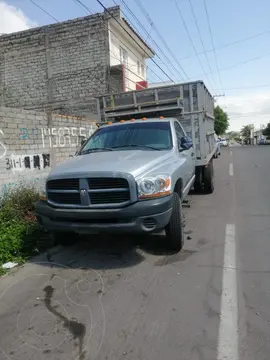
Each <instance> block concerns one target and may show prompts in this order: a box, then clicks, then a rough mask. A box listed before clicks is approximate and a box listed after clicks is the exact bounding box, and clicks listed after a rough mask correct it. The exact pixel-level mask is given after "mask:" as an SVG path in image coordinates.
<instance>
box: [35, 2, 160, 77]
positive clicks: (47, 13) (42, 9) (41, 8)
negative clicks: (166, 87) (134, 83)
mask: <svg viewBox="0 0 270 360" xmlns="http://www.w3.org/2000/svg"><path fill="white" fill-rule="evenodd" d="M29 1H30V2H31V3H32V4H33V5H35V6H37V7H38V8H39V9H40V10H41V11H43V12H44V13H45V14H46V15H48V16H49V17H51V18H52V19H53V20H55V21H56V22H57V23H60V21H59V20H58V19H56V18H55V17H54V16H53V15H51V14H50V13H49V12H48V11H46V10H45V9H44V8H43V7H41V6H40V5H38V4H37V3H36V2H35V1H34V0H29ZM73 1H74V2H75V3H77V0H73ZM83 6H84V4H83ZM85 8H86V9H87V11H89V13H90V14H92V13H91V9H89V8H87V7H86V6H85ZM71 32H72V33H74V34H75V35H76V36H77V33H75V32H74V31H73V30H71ZM117 70H118V71H119V72H120V71H121V70H120V69H117ZM149 70H151V71H152V72H153V70H152V69H150V68H149ZM153 73H154V72H153ZM154 74H155V73H154ZM156 76H157V75H156ZM157 77H158V76H157ZM158 78H159V77H158ZM159 79H160V80H161V81H162V79H161V78H159ZM129 80H130V79H129ZM100 82H101V84H105V81H102V80H100Z"/></svg>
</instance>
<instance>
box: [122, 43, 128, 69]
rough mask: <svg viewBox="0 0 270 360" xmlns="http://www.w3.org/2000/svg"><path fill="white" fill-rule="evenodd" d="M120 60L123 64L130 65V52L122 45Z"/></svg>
mask: <svg viewBox="0 0 270 360" xmlns="http://www.w3.org/2000/svg"><path fill="white" fill-rule="evenodd" d="M120 60H121V63H122V64H124V65H125V66H128V53H127V51H126V50H125V49H123V48H122V47H120Z"/></svg>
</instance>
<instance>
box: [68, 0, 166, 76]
mask: <svg viewBox="0 0 270 360" xmlns="http://www.w3.org/2000/svg"><path fill="white" fill-rule="evenodd" d="M74 1H76V2H78V3H80V4H81V5H82V6H83V7H84V8H85V9H86V10H88V11H89V12H90V14H91V10H90V9H89V8H88V6H86V5H85V4H84V3H83V2H82V1H81V0H74ZM114 19H115V18H114ZM115 20H116V19H115ZM117 22H118V21H117ZM118 23H119V22H118ZM120 25H121V24H120ZM121 27H123V26H122V25H121ZM106 29H107V30H108V31H109V32H110V33H112V34H113V35H114V36H115V37H116V38H117V39H118V40H119V42H120V43H121V44H123V45H124V46H125V47H126V48H127V49H128V50H129V51H130V52H131V53H132V54H133V55H134V56H135V57H136V58H137V59H138V60H139V61H141V59H140V58H139V57H138V55H136V53H135V52H134V51H132V50H131V49H130V47H128V46H127V44H126V43H124V42H123V41H121V39H119V38H118V36H117V35H116V34H115V33H114V32H113V31H112V30H111V29H109V27H108V26H106ZM125 31H126V30H125ZM127 33H128V32H127ZM128 34H129V33H128ZM130 36H131V35H130ZM131 38H132V36H131ZM132 39H133V38H132ZM134 41H135V39H134ZM143 51H144V52H145V50H144V49H143ZM151 60H152V59H151ZM152 61H153V60H152ZM147 68H148V69H149V70H150V71H151V72H152V73H153V74H154V75H156V77H157V78H158V79H159V80H160V81H162V82H163V80H162V79H161V77H160V76H159V75H157V73H156V72H155V71H153V70H152V69H151V68H150V67H149V66H147ZM172 81H173V80H172Z"/></svg>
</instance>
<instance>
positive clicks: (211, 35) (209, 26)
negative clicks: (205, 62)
mask: <svg viewBox="0 0 270 360" xmlns="http://www.w3.org/2000/svg"><path fill="white" fill-rule="evenodd" d="M203 3H204V8H205V12H206V17H207V23H208V29H209V33H210V37H211V43H212V48H213V51H214V56H215V62H216V67H217V72H218V79H219V82H220V85H221V88H223V85H222V80H221V76H220V72H219V66H218V60H217V54H216V49H215V45H214V38H213V33H212V29H211V25H210V18H209V14H208V9H207V4H206V0H203ZM221 90H222V89H221Z"/></svg>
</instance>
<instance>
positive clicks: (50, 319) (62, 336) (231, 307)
mask: <svg viewBox="0 0 270 360" xmlns="http://www.w3.org/2000/svg"><path fill="white" fill-rule="evenodd" d="M215 177H216V184H215V188H216V190H215V192H214V194H212V195H200V196H199V195H191V199H192V204H191V208H190V209H185V214H186V227H185V234H186V243H185V248H184V250H183V251H182V252H181V253H179V254H169V253H168V252H166V248H165V247H164V246H163V241H164V237H163V235H159V236H152V237H151V238H148V239H147V238H142V237H141V238H128V237H122V238H117V239H116V238H95V239H92V241H91V242H90V241H89V242H87V241H85V242H83V243H80V244H77V245H76V246H75V247H72V248H68V249H64V250H63V249H62V248H55V249H53V250H51V251H50V252H49V253H47V254H45V255H44V256H40V257H39V258H36V259H34V260H33V261H32V263H29V264H27V265H25V266H24V267H22V268H20V269H19V270H16V271H15V272H13V273H12V274H11V275H9V276H6V277H5V278H3V279H2V280H1V281H0V349H1V351H0V359H1V360H2V359H5V360H6V359H20V360H29V359H37V360H39V359H54V360H58V359H59V360H60V359H61V360H62V359H65V360H69V359H97V360H105V359H108V360H120V359H129V360H139V359H140V360H141V359H143V360H146V359H147V360H164V359H166V360H212V359H213V360H225V359H227V360H244V359H245V360H255V359H256V360H269V359H270V341H269V340H270V339H269V335H270V276H269V274H270V260H269V259H270V225H269V224H270V222H269V219H270V191H269V181H270V180H269V179H270V146H261V147H241V146H236V147H232V148H224V149H222V155H221V157H220V158H219V159H217V160H215Z"/></svg>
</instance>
